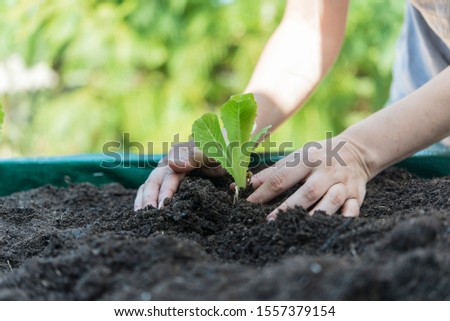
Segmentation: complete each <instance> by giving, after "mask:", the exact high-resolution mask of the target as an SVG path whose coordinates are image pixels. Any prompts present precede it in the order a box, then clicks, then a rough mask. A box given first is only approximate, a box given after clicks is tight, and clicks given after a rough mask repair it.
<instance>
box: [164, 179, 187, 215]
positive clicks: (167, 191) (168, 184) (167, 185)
mask: <svg viewBox="0 0 450 321" xmlns="http://www.w3.org/2000/svg"><path fill="white" fill-rule="evenodd" d="M184 176H186V174H185V173H170V174H168V175H166V176H165V177H164V180H163V181H162V184H161V187H160V189H159V195H158V208H162V207H163V206H164V200H165V199H166V198H172V197H173V195H174V194H175V192H176V191H177V189H178V186H179V185H180V182H181V181H182V180H183V178H184Z"/></svg>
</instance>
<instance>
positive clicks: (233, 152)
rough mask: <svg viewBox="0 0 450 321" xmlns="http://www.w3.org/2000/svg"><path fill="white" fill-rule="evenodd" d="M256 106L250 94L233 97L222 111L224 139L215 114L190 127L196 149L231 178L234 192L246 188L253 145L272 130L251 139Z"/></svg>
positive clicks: (266, 128) (204, 116)
mask: <svg viewBox="0 0 450 321" xmlns="http://www.w3.org/2000/svg"><path fill="white" fill-rule="evenodd" d="M256 110H257V106H256V102H255V99H254V98H253V95H252V94H243V95H235V96H232V97H231V98H230V99H229V100H228V101H227V102H226V103H225V104H224V105H223V106H222V107H221V108H220V117H221V118H222V121H223V124H224V127H225V130H226V133H227V139H225V138H224V136H223V134H222V131H221V129H220V124H219V119H218V117H217V116H216V115H215V114H212V113H207V114H205V115H203V116H202V117H201V118H199V119H197V120H196V121H195V122H194V124H193V126H192V133H193V137H194V141H195V143H196V146H198V147H199V148H200V149H201V150H202V152H203V153H204V154H205V155H206V156H207V157H209V158H214V159H215V160H216V161H218V162H219V163H220V164H221V165H222V167H223V168H225V169H226V170H227V171H228V172H229V173H230V174H231V175H232V176H233V178H234V181H235V183H236V186H237V188H236V192H237V194H238V191H239V188H245V187H246V186H247V170H248V165H249V163H250V154H251V152H252V151H253V149H254V148H255V145H256V142H257V141H258V140H259V139H260V138H261V136H262V135H264V134H266V133H267V132H268V130H269V128H270V127H271V126H267V127H265V128H263V129H262V130H260V131H259V132H258V133H257V134H256V135H255V136H254V137H253V138H252V139H250V135H251V132H252V129H253V124H254V122H255V118H256Z"/></svg>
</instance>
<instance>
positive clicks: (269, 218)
mask: <svg viewBox="0 0 450 321" xmlns="http://www.w3.org/2000/svg"><path fill="white" fill-rule="evenodd" d="M276 218H277V216H276V215H275V214H269V215H267V217H266V219H267V221H268V222H273V221H275V219H276Z"/></svg>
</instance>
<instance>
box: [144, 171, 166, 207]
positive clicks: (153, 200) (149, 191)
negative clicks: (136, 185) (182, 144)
mask: <svg viewBox="0 0 450 321" xmlns="http://www.w3.org/2000/svg"><path fill="white" fill-rule="evenodd" d="M167 168H168V167H158V168H156V169H154V170H153V172H152V173H151V174H150V176H149V178H148V179H147V181H146V182H145V183H144V188H143V190H142V205H141V208H144V207H146V206H148V205H151V206H153V207H154V208H156V207H157V205H158V195H159V189H160V187H161V184H162V180H163V178H164V176H165V171H166V170H167Z"/></svg>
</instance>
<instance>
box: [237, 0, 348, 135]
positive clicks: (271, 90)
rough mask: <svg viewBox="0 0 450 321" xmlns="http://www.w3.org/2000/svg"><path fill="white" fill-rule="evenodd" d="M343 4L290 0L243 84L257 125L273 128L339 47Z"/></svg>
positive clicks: (312, 84) (306, 94) (302, 98)
mask: <svg viewBox="0 0 450 321" xmlns="http://www.w3.org/2000/svg"><path fill="white" fill-rule="evenodd" d="M347 10H348V3H347V1H330V0H322V1H309V0H308V1H306V0H291V1H288V3H287V7H286V12H285V15H284V18H283V20H282V22H281V24H280V25H279V27H278V28H277V30H276V31H275V32H274V34H273V35H272V37H271V39H270V40H269V42H268V43H267V45H266V47H265V49H264V51H263V53H262V55H261V57H260V59H259V62H258V64H257V66H256V68H255V71H254V73H253V75H252V77H251V80H250V82H249V84H248V86H247V88H246V90H245V92H252V93H254V94H255V98H256V100H257V102H258V106H259V109H258V117H257V119H256V122H257V124H258V128H262V127H265V126H267V125H269V124H271V125H272V128H273V129H274V128H276V127H277V126H279V125H280V124H281V123H282V122H283V121H284V120H286V119H287V118H288V117H289V116H291V115H292V113H294V112H295V111H296V110H297V109H298V107H299V106H301V105H302V104H303V103H304V102H305V101H306V100H307V98H308V97H309V96H310V95H311V93H312V92H313V90H314V89H315V87H316V86H317V84H318V83H319V82H320V80H321V79H322V78H323V77H324V76H325V74H326V73H327V72H328V70H329V69H330V67H331V66H332V65H333V63H334V61H335V59H336V57H337V55H338V53H339V51H340V48H341V45H342V41H343V38H344V34H345V23H346V17H347Z"/></svg>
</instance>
